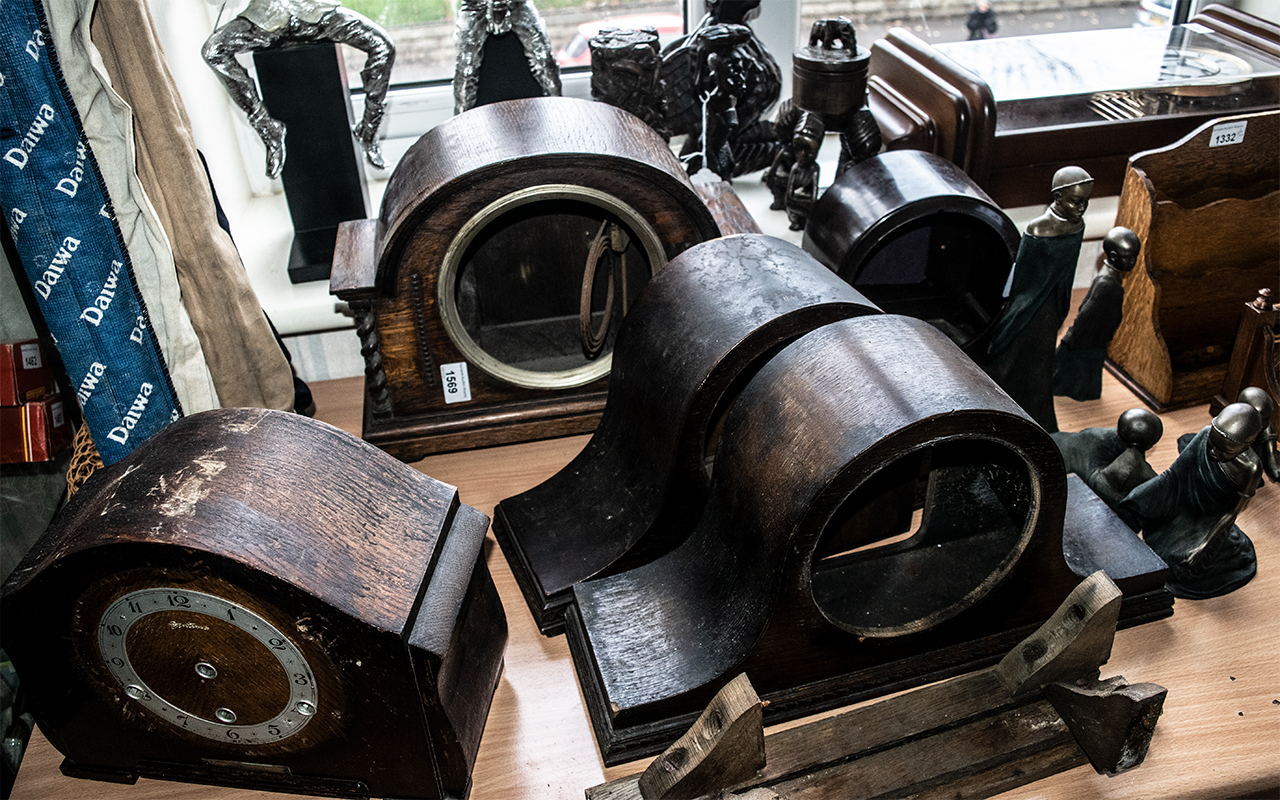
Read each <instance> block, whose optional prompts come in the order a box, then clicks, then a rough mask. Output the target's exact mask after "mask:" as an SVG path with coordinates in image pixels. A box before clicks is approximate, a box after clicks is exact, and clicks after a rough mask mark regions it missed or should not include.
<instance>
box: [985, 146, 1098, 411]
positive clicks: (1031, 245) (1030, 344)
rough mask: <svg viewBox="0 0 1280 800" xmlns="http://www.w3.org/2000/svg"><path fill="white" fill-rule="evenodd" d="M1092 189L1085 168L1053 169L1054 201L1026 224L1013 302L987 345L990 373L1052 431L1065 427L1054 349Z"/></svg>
mask: <svg viewBox="0 0 1280 800" xmlns="http://www.w3.org/2000/svg"><path fill="white" fill-rule="evenodd" d="M1092 194H1093V178H1091V177H1089V173H1087V172H1085V171H1084V170H1083V169H1081V168H1080V167H1063V168H1062V169H1060V170H1058V171H1057V172H1056V173H1054V176H1053V202H1052V203H1051V204H1050V206H1049V208H1048V209H1046V210H1045V213H1044V214H1041V215H1040V216H1039V217H1036V218H1035V219H1033V220H1032V221H1031V222H1030V223H1028V225H1027V230H1026V233H1025V234H1023V237H1022V242H1021V244H1020V245H1019V247H1018V255H1017V258H1015V259H1014V267H1013V278H1012V280H1011V282H1010V287H1009V291H1008V293H1007V296H1008V298H1009V301H1008V303H1007V304H1006V306H1005V308H1004V311H1003V312H1002V313H1001V316H1000V319H999V320H997V322H996V327H995V332H994V334H993V335H992V337H991V344H990V346H989V347H988V349H987V354H988V357H989V360H988V363H987V364H986V365H985V369H986V371H987V374H989V375H990V376H991V377H992V379H993V380H995V382H996V383H997V384H999V386H1000V388H1002V389H1004V390H1005V391H1006V392H1008V393H1009V396H1010V397H1012V398H1013V399H1014V400H1015V401H1016V402H1017V403H1018V405H1020V406H1022V409H1023V410H1024V411H1026V412H1027V413H1028V414H1029V415H1031V418H1032V419H1034V420H1035V421H1036V422H1039V423H1040V425H1041V426H1042V427H1043V428H1044V429H1045V430H1047V431H1049V432H1050V433H1052V432H1054V431H1056V430H1058V419H1057V415H1056V414H1055V413H1054V410H1053V352H1054V347H1055V344H1056V342H1057V339H1058V328H1060V327H1061V326H1062V323H1063V321H1064V320H1065V319H1066V317H1067V312H1068V311H1069V310H1070V307H1071V284H1072V281H1073V279H1074V278H1075V271H1076V262H1077V260H1078V259H1079V257H1080V245H1081V244H1082V243H1083V241H1084V212H1085V211H1086V209H1088V207H1089V197H1090V195H1092Z"/></svg>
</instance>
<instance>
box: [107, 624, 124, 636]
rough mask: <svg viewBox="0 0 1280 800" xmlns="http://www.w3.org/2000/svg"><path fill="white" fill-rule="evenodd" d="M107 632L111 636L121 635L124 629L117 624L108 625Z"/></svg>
mask: <svg viewBox="0 0 1280 800" xmlns="http://www.w3.org/2000/svg"><path fill="white" fill-rule="evenodd" d="M107 633H108V634H110V635H111V636H121V635H123V634H124V631H123V630H121V629H120V626H119V625H108V626H107Z"/></svg>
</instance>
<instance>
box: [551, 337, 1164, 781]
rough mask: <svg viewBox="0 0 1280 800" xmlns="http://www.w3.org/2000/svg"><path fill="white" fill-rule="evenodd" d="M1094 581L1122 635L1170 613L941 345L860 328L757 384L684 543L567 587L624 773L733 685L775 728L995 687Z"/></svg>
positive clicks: (609, 747) (783, 361)
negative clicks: (1117, 612)
mask: <svg viewBox="0 0 1280 800" xmlns="http://www.w3.org/2000/svg"><path fill="white" fill-rule="evenodd" d="M582 490H583V491H590V490H591V487H583V489H582ZM1098 569H1103V570H1105V571H1106V572H1107V574H1108V575H1110V576H1111V578H1112V579H1113V580H1114V581H1115V582H1116V584H1118V585H1119V587H1120V589H1121V590H1122V591H1123V592H1124V594H1125V603H1124V608H1123V609H1122V612H1121V617H1122V624H1134V623H1136V622H1139V621H1146V620H1149V619H1157V618H1160V617H1163V616H1167V615H1168V614H1170V613H1172V609H1171V605H1172V597H1171V596H1170V595H1169V593H1168V592H1167V591H1166V590H1165V589H1164V572H1165V570H1164V564H1163V562H1161V561H1160V559H1159V558H1158V557H1157V556H1156V555H1155V554H1154V553H1152V552H1151V551H1150V550H1149V549H1148V548H1147V547H1146V546H1145V545H1144V544H1143V543H1142V542H1141V541H1140V540H1139V539H1138V538H1137V537H1136V536H1135V535H1134V534H1133V532H1132V531H1130V530H1129V528H1128V527H1127V526H1125V524H1124V523H1123V522H1121V521H1120V520H1119V518H1117V517H1116V516H1115V515H1114V514H1112V513H1111V512H1110V510H1109V509H1107V507H1106V505H1105V504H1104V503H1102V501H1101V500H1099V499H1098V498H1097V496H1096V495H1093V493H1092V492H1090V491H1089V490H1088V489H1087V487H1085V486H1084V484H1083V483H1081V482H1079V481H1078V480H1077V479H1072V480H1070V481H1069V480H1068V479H1067V476H1066V475H1065V471H1064V468H1063V465H1062V459H1061V457H1060V456H1059V455H1058V452H1057V450H1056V448H1055V447H1054V444H1053V441H1052V440H1051V439H1050V438H1049V435H1048V434H1047V433H1045V432H1044V430H1043V429H1042V428H1041V427H1039V426H1038V425H1036V424H1035V423H1034V422H1032V421H1031V420H1030V418H1028V417H1027V416H1026V415H1025V414H1024V413H1023V412H1022V411H1021V409H1019V408H1018V406H1017V405H1016V404H1015V403H1014V402H1013V401H1012V400H1010V399H1009V398H1008V396H1006V395H1005V394H1004V393H1003V392H1001V391H1000V390H999V388H997V387H996V386H995V384H994V383H992V381H991V380H990V379H989V378H988V377H987V376H986V374H985V373H983V372H982V371H981V369H979V368H978V366H977V365H976V364H974V362H973V361H972V360H970V359H969V358H967V357H966V356H964V354H963V353H961V351H960V350H959V348H957V347H956V346H955V345H954V344H953V343H952V342H951V341H950V340H949V339H947V338H946V336H944V335H943V334H942V333H941V332H939V331H938V330H937V329H936V328H934V327H933V326H930V325H929V324H927V323H925V322H923V321H920V320H917V319H913V318H910V317H902V316H896V315H888V314H878V315H866V316H860V317H855V318H851V319H845V320H842V321H838V322H834V323H831V324H829V325H826V326H824V327H821V328H818V329H816V330H814V331H813V332H812V333H809V334H806V335H805V336H802V337H801V338H799V339H797V340H796V341H795V342H793V343H791V344H790V345H788V346H787V347H786V348H784V349H783V350H781V352H779V353H778V354H777V355H775V356H774V357H773V358H772V359H771V360H770V361H769V362H768V363H767V364H765V365H764V366H763V367H762V368H761V369H760V370H759V371H758V372H757V373H756V374H755V376H754V377H753V378H752V379H751V381H750V382H749V383H748V384H747V385H746V387H745V388H744V389H743V390H742V392H741V394H740V395H738V397H737V399H736V401H735V402H734V403H733V405H732V407H731V408H730V409H729V412H728V415H727V418H726V421H725V423H724V429H723V433H722V435H721V437H720V440H719V446H718V448H717V450H716V462H715V470H714V472H713V473H712V479H711V486H710V489H709V491H708V497H707V501H706V505H705V508H704V510H703V512H702V514H701V516H700V519H699V520H698V523H697V526H696V528H695V529H694V530H693V531H692V532H691V533H690V534H689V535H688V536H687V538H685V539H684V540H683V541H682V542H681V543H680V544H679V545H678V546H676V547H675V548H674V549H673V550H671V551H670V552H668V553H666V554H664V555H662V556H661V557H659V558H657V559H656V560H653V561H651V562H650V563H648V564H645V565H643V566H638V567H635V568H634V569H631V570H628V571H626V572H621V573H619V574H616V575H611V576H607V577H601V578H597V579H594V580H590V581H586V582H584V583H581V584H578V585H577V586H576V587H574V595H575V602H574V604H573V605H571V606H569V607H568V608H567V610H566V612H565V627H566V633H567V636H568V642H569V648H570V651H571V653H572V655H573V658H574V666H575V669H576V670H577V672H578V678H579V682H580V684H581V686H582V689H583V695H584V697H585V699H586V704H587V708H588V711H589V713H590V716H591V720H592V724H593V726H594V728H595V733H596V740H597V743H598V744H599V746H600V749H601V751H602V753H603V755H604V759H605V763H607V764H615V763H619V762H621V761H626V760H629V759H632V758H636V757H639V756H642V755H647V754H652V753H654V752H657V751H658V750H661V749H662V747H664V746H666V745H667V744H669V743H670V742H671V741H673V740H674V739H675V738H676V737H677V736H678V735H679V734H680V733H681V732H683V731H684V730H685V729H686V728H687V727H688V726H689V724H690V723H691V722H692V721H693V719H694V718H695V717H696V716H697V715H698V713H699V711H700V710H701V709H702V708H703V707H705V706H706V704H707V703H708V702H709V701H710V700H711V698H712V696H713V695H714V694H715V693H716V692H717V691H718V690H719V689H720V688H721V687H723V686H724V685H725V684H726V683H727V682H728V681H729V680H730V679H731V678H733V677H734V676H736V675H738V674H739V673H741V672H747V673H748V674H749V675H750V676H751V680H752V683H753V684H754V685H755V687H756V689H757V691H758V692H759V694H760V696H761V697H762V698H763V699H765V700H767V701H768V706H767V707H766V708H765V711H764V714H765V724H772V723H773V722H777V721H781V720H783V719H788V718H793V717H797V716H801V715H805V714H810V713H814V712H815V711H818V710H821V709H825V708H831V707H835V706H838V705H842V704H845V703H848V702H852V701H854V700H857V699H862V698H867V697H871V696H875V695H878V694H883V693H886V692H890V691H894V690H897V689H901V688H905V687H908V686H911V685H915V684H921V683H926V682H929V681H933V680H938V679H940V678H943V677H947V676H949V675H954V674H957V673H959V672H962V671H966V670H971V669H976V668H979V667H983V666H987V665H989V664H991V663H994V662H995V661H996V660H998V659H999V658H1000V656H1001V655H1002V654H1003V653H1004V652H1006V651H1007V650H1008V649H1009V648H1011V647H1013V646H1014V645H1015V644H1016V643H1017V642H1018V641H1020V640H1021V639H1022V638H1024V637H1026V636H1027V635H1028V634H1030V633H1031V632H1032V631H1033V630H1034V629H1035V628H1036V627H1037V626H1038V625H1040V624H1041V623H1042V622H1044V620H1046V619H1048V618H1049V616H1050V615H1051V614H1052V613H1053V612H1054V610H1055V609H1056V608H1057V607H1058V605H1059V603H1061V601H1062V600H1063V598H1064V597H1066V596H1067V594H1068V593H1069V592H1070V591H1071V590H1072V589H1073V588H1074V587H1075V586H1076V585H1077V584H1078V583H1079V581H1080V580H1081V578H1082V577H1085V576H1087V575H1090V574H1092V573H1093V572H1095V571H1096V570H1098Z"/></svg>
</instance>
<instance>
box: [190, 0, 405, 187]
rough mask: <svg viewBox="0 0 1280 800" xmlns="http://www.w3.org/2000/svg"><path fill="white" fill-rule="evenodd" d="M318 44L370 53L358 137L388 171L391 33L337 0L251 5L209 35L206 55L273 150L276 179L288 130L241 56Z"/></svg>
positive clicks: (270, 170) (256, 1) (272, 0)
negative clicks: (381, 133)
mask: <svg viewBox="0 0 1280 800" xmlns="http://www.w3.org/2000/svg"><path fill="white" fill-rule="evenodd" d="M313 42H337V43H339V44H346V45H351V46H352V47H354V48H356V49H357V50H361V51H363V52H364V53H365V54H366V57H365V62H364V69H362V70H360V77H361V79H362V80H363V81H364V92H365V95H364V116H363V118H361V120H360V122H358V123H356V126H355V128H354V129H353V130H352V133H353V134H354V135H355V137H356V139H357V140H358V141H359V142H360V146H361V148H363V149H364V155H365V158H366V159H368V161H369V163H370V164H372V165H373V166H375V167H378V168H379V169H381V168H384V167H385V166H386V162H385V161H384V160H383V158H382V148H381V147H380V146H379V144H378V126H379V125H381V124H382V115H383V113H384V111H385V110H386V96H387V87H388V85H390V82H391V65H392V63H393V62H394V61H395V57H396V49H395V45H393V44H392V43H391V39H390V37H388V36H387V33H386V31H384V30H383V29H382V28H380V27H378V25H376V24H374V23H373V22H372V21H370V20H369V19H368V18H367V17H365V16H363V15H362V14H359V13H357V12H355V11H352V10H350V9H347V8H343V7H342V6H341V5H340V4H339V3H336V2H333V0H249V5H248V6H246V7H245V9H244V10H243V11H241V12H240V13H239V14H237V15H236V16H235V17H234V18H233V19H232V20H231V21H230V22H228V23H227V24H226V25H223V26H222V27H221V28H218V29H217V30H215V31H214V32H213V33H212V34H211V35H210V36H209V38H208V39H207V40H206V41H205V43H204V47H202V48H201V51H200V54H201V56H203V57H204V60H205V63H206V64H208V65H209V67H210V68H211V69H212V70H213V71H214V72H215V73H217V75H218V79H219V80H221V81H222V85H223V86H225V87H226V88H227V91H228V92H229V93H230V94H231V98H232V99H233V100H234V101H235V103H236V105H238V106H239V107H240V108H241V109H242V110H243V111H244V113H245V114H247V115H248V116H249V124H250V125H252V126H253V129H254V130H255V131H257V133H258V136H259V137H261V138H262V143H263V144H264V145H265V146H266V148H267V176H268V177H271V178H275V177H279V175H280V171H281V170H282V169H283V168H284V159H285V148H284V135H285V126H284V123H283V122H280V121H279V120H277V119H273V118H272V117H271V115H270V114H268V113H267V109H266V106H264V105H263V103H262V98H261V97H260V96H259V95H258V89H257V86H255V85H254V82H253V78H251V77H249V73H248V72H247V71H246V70H245V68H244V67H242V66H241V65H240V63H239V62H238V61H236V55H237V54H239V53H246V52H250V51H254V50H265V49H267V48H268V47H272V46H274V45H280V44H297V43H301V44H306V43H313Z"/></svg>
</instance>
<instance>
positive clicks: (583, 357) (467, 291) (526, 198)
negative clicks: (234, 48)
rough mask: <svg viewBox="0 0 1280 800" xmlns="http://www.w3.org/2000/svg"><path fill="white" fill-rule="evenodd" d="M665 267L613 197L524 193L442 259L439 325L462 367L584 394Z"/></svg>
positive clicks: (645, 227)
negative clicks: (638, 299) (637, 301)
mask: <svg viewBox="0 0 1280 800" xmlns="http://www.w3.org/2000/svg"><path fill="white" fill-rule="evenodd" d="M665 264H666V256H665V254H664V252H663V247H662V243H661V241H660V240H659V238H658V234H657V233H656V232H655V231H654V229H653V227H652V226H651V225H649V223H648V222H646V221H645V220H644V218H643V217H642V216H641V215H640V214H639V213H638V212H637V211H636V210H635V209H633V208H632V207H631V206H629V205H627V204H626V203H624V202H623V201H621V200H619V199H618V198H617V197H614V196H613V195H611V194H608V193H606V192H603V191H599V190H595V189H591V188H589V187H582V186H568V185H559V184H545V185H541V186H534V187H530V188H528V189H522V190H520V191H516V192H512V193H511V194H508V195H506V196H504V197H501V198H499V199H498V200H496V201H494V202H492V203H490V204H489V205H488V206H486V207H485V208H484V209H483V210H482V211H480V213H478V214H476V215H475V216H474V217H472V218H471V219H470V220H468V222H467V223H466V225H464V226H463V228H462V230H461V231H460V232H459V234H458V235H457V236H456V237H455V238H454V240H453V242H452V244H451V245H450V247H449V249H448V250H447V251H446V253H445V256H444V260H443V262H442V264H441V267H440V275H439V280H438V283H437V299H438V302H439V308H440V316H441V321H442V323H443V324H444V328H445V330H446V331H447V332H448V334H449V338H450V339H451V340H452V341H453V342H454V344H455V345H456V346H457V347H458V350H459V351H460V352H461V353H462V354H463V355H464V356H465V357H466V359H467V361H468V362H469V363H471V364H473V365H475V366H476V367H478V368H480V369H482V370H484V371H485V372H487V373H488V374H490V375H492V376H493V377H495V378H498V379H499V380H502V381H505V382H507V383H510V384H512V385H515V386H522V387H526V388H531V389H563V388H572V387H575V386H582V385H585V384H587V383H590V382H591V381H593V380H596V379H598V378H601V377H604V376H605V375H608V374H609V370H610V367H611V365H612V351H613V344H614V341H615V340H616V338H617V334H618V330H619V328H620V327H621V324H622V317H623V316H624V315H625V314H626V312H627V311H628V309H629V308H630V306H631V305H632V304H634V302H635V299H636V297H637V296H638V295H639V293H640V291H641V290H642V289H643V288H644V286H645V284H646V283H648V281H649V278H650V277H652V275H653V274H654V273H656V272H657V271H658V270H659V269H661V268H662V266H663V265H665ZM611 295H612V296H611ZM588 332H589V333H588ZM592 335H596V336H598V337H599V339H600V340H602V341H600V342H599V343H598V344H597V345H596V346H595V348H594V349H593V348H592V347H591V346H590V345H589V343H588V341H587V340H588V339H589V338H591V336H592Z"/></svg>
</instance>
